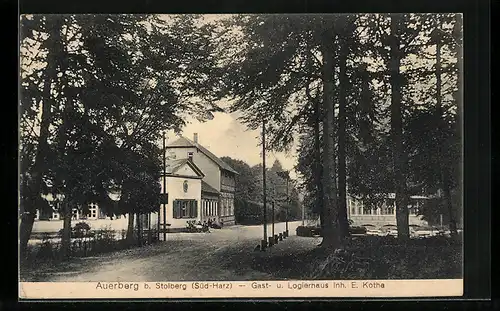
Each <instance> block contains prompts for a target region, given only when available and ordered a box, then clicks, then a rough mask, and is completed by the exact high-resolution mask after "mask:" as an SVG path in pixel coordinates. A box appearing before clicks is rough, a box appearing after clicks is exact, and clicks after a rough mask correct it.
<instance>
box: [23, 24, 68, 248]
mask: <svg viewBox="0 0 500 311" xmlns="http://www.w3.org/2000/svg"><path fill="white" fill-rule="evenodd" d="M47 23H50V21H47ZM61 25H62V23H61V22H60V20H59V19H56V20H55V23H54V30H53V31H52V32H51V34H50V36H49V37H48V38H47V41H48V42H47V46H50V47H53V49H52V50H51V49H49V50H48V54H47V58H46V59H47V66H46V69H45V72H44V86H43V91H42V92H43V97H42V98H43V100H42V102H41V106H42V107H41V109H42V115H41V121H40V134H39V136H38V141H37V144H38V147H37V151H36V155H35V163H34V165H33V171H32V174H31V176H32V179H31V182H30V184H31V185H30V186H29V193H28V194H25V195H28V196H29V197H30V199H29V200H23V202H25V203H26V204H23V205H24V206H22V217H21V224H20V228H19V229H20V232H19V238H20V241H19V242H20V253H21V256H22V257H21V258H23V257H24V256H25V254H26V248H27V245H28V241H29V238H30V236H31V232H32V230H33V224H34V221H35V218H36V210H37V204H38V203H39V202H40V199H41V198H40V195H41V186H42V178H43V175H44V173H45V159H46V156H47V153H48V151H49V145H48V142H47V139H48V137H49V126H50V123H51V119H52V106H53V105H54V100H53V98H52V95H51V90H52V81H53V80H54V79H55V78H56V75H57V71H56V69H57V64H56V61H57V54H58V52H59V51H60V48H61V45H60V40H61V33H60V29H61Z"/></svg>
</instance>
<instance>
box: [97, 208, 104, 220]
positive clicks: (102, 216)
mask: <svg viewBox="0 0 500 311" xmlns="http://www.w3.org/2000/svg"><path fill="white" fill-rule="evenodd" d="M97 210H98V211H99V212H98V214H99V219H106V214H105V213H104V211H103V210H102V209H100V208H98V209H97Z"/></svg>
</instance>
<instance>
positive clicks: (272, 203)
mask: <svg viewBox="0 0 500 311" xmlns="http://www.w3.org/2000/svg"><path fill="white" fill-rule="evenodd" d="M271 207H272V212H273V214H272V222H273V225H272V227H271V228H272V236H273V238H274V200H273V201H272V202H271Z"/></svg>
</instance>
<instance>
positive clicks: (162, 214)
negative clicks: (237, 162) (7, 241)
mask: <svg viewBox="0 0 500 311" xmlns="http://www.w3.org/2000/svg"><path fill="white" fill-rule="evenodd" d="M166 149H167V150H166V152H167V158H168V161H167V167H166V172H164V173H163V174H162V176H161V180H160V183H161V193H166V194H167V195H168V197H167V200H166V202H165V204H160V208H159V213H157V212H156V213H152V214H151V215H150V216H149V220H148V223H150V224H152V225H153V226H154V227H156V226H157V225H159V226H160V229H161V228H165V227H168V228H185V227H186V226H187V223H188V222H189V221H195V222H203V221H208V220H212V221H214V222H217V223H220V224H223V225H233V224H234V223H235V217H234V193H235V176H236V174H237V172H236V171H235V170H234V169H233V168H231V167H230V166H229V165H228V164H227V163H225V162H224V161H222V160H221V159H219V158H218V157H217V156H216V155H214V154H213V153H211V152H210V151H209V150H208V149H206V148H205V147H203V146H201V145H200V144H199V143H198V139H197V135H196V134H195V137H194V140H189V139H187V138H185V137H180V138H179V139H177V140H175V141H173V142H172V143H171V144H169V145H168V146H167V148H166ZM164 183H165V189H164V186H163V185H164ZM47 200H48V201H49V202H52V203H51V204H52V205H53V210H52V211H48V212H42V213H40V212H39V211H37V215H36V220H37V221H38V220H51V221H52V222H54V221H60V222H61V223H62V219H61V218H60V216H59V214H58V213H57V210H58V207H57V206H56V205H57V204H56V203H55V201H54V200H53V198H52V197H51V196H50V195H49V196H48V197H47ZM126 219H127V217H126V216H114V217H108V216H107V215H106V214H105V213H104V212H103V211H102V210H101V209H99V206H98V205H97V204H89V206H88V213H83V212H81V210H78V209H76V208H75V209H73V220H85V221H89V224H91V222H95V224H96V225H97V224H98V223H99V224H100V223H106V224H108V223H110V222H113V224H114V226H117V227H120V228H122V227H123V228H126V224H127V220H126ZM42 223H43V222H42ZM118 223H119V224H118ZM44 226H46V224H39V225H35V227H44ZM91 226H92V224H91Z"/></svg>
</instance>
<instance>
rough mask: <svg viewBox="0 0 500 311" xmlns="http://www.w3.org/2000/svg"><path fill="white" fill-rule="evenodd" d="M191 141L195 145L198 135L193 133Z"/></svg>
mask: <svg viewBox="0 0 500 311" xmlns="http://www.w3.org/2000/svg"><path fill="white" fill-rule="evenodd" d="M193 141H194V142H195V143H198V133H194V134H193Z"/></svg>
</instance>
